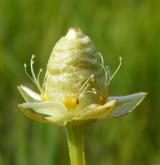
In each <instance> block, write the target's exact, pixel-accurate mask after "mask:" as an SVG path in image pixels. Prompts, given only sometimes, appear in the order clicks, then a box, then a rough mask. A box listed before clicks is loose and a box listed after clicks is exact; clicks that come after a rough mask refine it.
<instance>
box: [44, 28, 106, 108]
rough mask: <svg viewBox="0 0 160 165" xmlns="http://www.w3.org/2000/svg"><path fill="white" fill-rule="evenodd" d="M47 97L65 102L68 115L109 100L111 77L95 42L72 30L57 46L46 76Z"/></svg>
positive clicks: (45, 91) (77, 30)
mask: <svg viewBox="0 0 160 165" xmlns="http://www.w3.org/2000/svg"><path fill="white" fill-rule="evenodd" d="M44 83H45V87H46V88H45V90H44V93H45V95H47V96H48V98H49V100H50V99H51V100H58V101H62V102H63V103H64V105H65V106H66V108H67V109H68V111H75V110H77V109H81V108H82V107H85V106H87V105H89V104H93V103H97V104H104V103H105V102H106V100H107V87H106V84H107V77H106V72H105V69H104V66H103V61H102V59H101V54H100V53H99V52H98V51H97V50H96V47H95V46H94V43H93V42H92V40H91V39H90V38H89V37H88V36H86V35H84V34H83V33H82V31H81V30H80V29H79V28H76V27H75V28H70V29H69V31H68V33H67V34H66V35H65V36H64V37H62V38H60V40H59V41H58V42H57V43H56V45H55V46H54V48H53V50H52V53H51V56H50V58H49V62H48V66H47V72H46V75H45V82H44Z"/></svg>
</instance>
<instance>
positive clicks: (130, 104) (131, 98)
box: [108, 92, 147, 117]
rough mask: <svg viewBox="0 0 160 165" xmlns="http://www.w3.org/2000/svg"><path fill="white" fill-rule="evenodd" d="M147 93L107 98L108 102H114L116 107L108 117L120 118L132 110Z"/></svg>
mask: <svg viewBox="0 0 160 165" xmlns="http://www.w3.org/2000/svg"><path fill="white" fill-rule="evenodd" d="M146 95H147V93H145V92H140V93H135V94H131V95H128V96H115V97H109V99H108V101H111V100H116V105H115V107H114V108H113V111H112V113H111V115H110V116H109V117H120V116H123V115H126V114H128V113H129V112H131V111H132V110H134V109H135V108H136V107H137V106H138V105H139V104H140V103H141V102H142V100H143V99H144V98H145V96H146Z"/></svg>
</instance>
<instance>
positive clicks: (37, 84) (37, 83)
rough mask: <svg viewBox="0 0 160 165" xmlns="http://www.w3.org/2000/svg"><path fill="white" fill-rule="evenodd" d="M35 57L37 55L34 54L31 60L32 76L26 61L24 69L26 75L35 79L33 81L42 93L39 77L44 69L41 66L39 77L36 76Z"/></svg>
mask: <svg viewBox="0 0 160 165" xmlns="http://www.w3.org/2000/svg"><path fill="white" fill-rule="evenodd" d="M34 58H35V55H32V58H31V62H30V68H31V76H30V75H29V74H28V72H27V64H26V63H25V64H24V70H25V73H26V75H27V76H28V77H29V78H30V79H31V80H32V81H33V83H34V84H35V85H36V86H37V88H38V89H39V91H40V92H41V93H42V87H41V85H40V83H39V78H40V74H41V73H42V69H41V68H40V70H39V72H38V74H37V77H36V75H35V73H34V68H33V64H34Z"/></svg>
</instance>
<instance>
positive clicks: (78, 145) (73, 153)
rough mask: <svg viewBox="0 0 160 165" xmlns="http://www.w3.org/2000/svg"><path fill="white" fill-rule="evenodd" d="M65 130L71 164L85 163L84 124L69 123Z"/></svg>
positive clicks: (83, 164) (82, 164)
mask: <svg viewBox="0 0 160 165" xmlns="http://www.w3.org/2000/svg"><path fill="white" fill-rule="evenodd" d="M66 130H67V131H66V132H67V141H68V148H69V156H70V161H71V165H85V156H84V125H83V124H76V123H70V124H68V125H67V127H66Z"/></svg>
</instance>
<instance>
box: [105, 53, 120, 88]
mask: <svg viewBox="0 0 160 165" xmlns="http://www.w3.org/2000/svg"><path fill="white" fill-rule="evenodd" d="M121 65H122V57H121V56H120V57H119V65H118V67H117V69H116V70H115V72H114V73H113V74H112V76H111V77H110V78H109V80H108V82H107V85H109V84H110V82H111V81H112V79H113V78H114V76H115V75H116V74H117V72H118V71H119V69H120V67H121Z"/></svg>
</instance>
